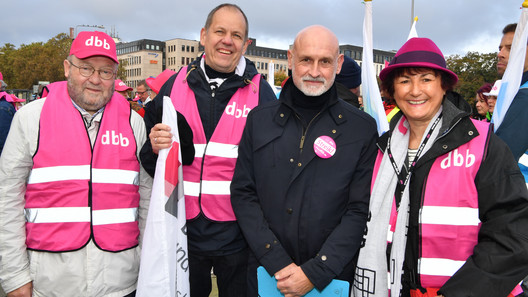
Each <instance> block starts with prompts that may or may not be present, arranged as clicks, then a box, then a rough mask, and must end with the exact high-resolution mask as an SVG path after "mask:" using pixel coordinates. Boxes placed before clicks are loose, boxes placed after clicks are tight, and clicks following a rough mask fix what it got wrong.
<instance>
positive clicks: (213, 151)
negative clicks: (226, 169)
mask: <svg viewBox="0 0 528 297" xmlns="http://www.w3.org/2000/svg"><path fill="white" fill-rule="evenodd" d="M207 155H210V156H216V157H222V158H232V159H236V158H238V145H236V144H225V143H218V142H209V143H208V144H207Z"/></svg>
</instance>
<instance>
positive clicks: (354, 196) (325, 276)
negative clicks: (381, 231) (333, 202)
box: [301, 125, 378, 290]
mask: <svg viewBox="0 0 528 297" xmlns="http://www.w3.org/2000/svg"><path fill="white" fill-rule="evenodd" d="M365 133H370V134H368V135H370V137H369V138H367V139H366V141H365V142H364V144H363V148H362V150H361V157H360V159H359V163H358V165H357V167H356V170H355V172H354V176H353V178H352V181H351V183H350V188H349V193H348V204H347V211H346V213H345V215H344V216H343V217H342V219H341V222H340V223H339V225H337V227H336V228H335V229H334V230H333V231H332V233H331V234H330V236H329V237H328V238H327V239H326V241H325V242H324V244H323V246H322V247H321V249H320V251H319V253H318V254H317V256H316V257H314V258H312V259H310V260H309V261H307V262H306V263H304V264H303V265H301V268H302V270H303V271H304V273H305V274H306V276H307V277H308V279H310V281H311V282H312V283H313V284H314V286H315V287H316V288H317V289H319V290H322V289H324V288H325V287H326V286H327V285H328V284H329V283H330V282H331V281H332V279H333V278H335V277H336V276H338V275H339V274H340V273H341V272H342V271H343V268H344V267H345V266H346V265H347V264H348V263H349V262H350V261H351V260H352V259H353V257H354V256H355V254H356V252H357V251H358V250H359V247H360V244H361V241H362V238H363V233H364V231H365V226H366V224H367V217H368V210H369V201H370V184H371V180H372V171H373V168H374V162H375V161H376V154H377V149H376V140H377V135H378V134H377V131H376V128H375V125H374V126H373V128H372V129H370V130H368V132H365Z"/></svg>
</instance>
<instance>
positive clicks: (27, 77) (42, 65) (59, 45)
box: [0, 33, 72, 89]
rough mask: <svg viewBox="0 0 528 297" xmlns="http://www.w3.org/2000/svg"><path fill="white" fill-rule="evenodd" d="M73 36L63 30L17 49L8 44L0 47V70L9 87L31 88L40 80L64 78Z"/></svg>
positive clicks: (52, 80)
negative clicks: (45, 39) (47, 38)
mask: <svg viewBox="0 0 528 297" xmlns="http://www.w3.org/2000/svg"><path fill="white" fill-rule="evenodd" d="M71 43H72V40H71V39H70V38H69V37H68V35H67V34H65V33H61V34H58V35H57V36H55V37H53V38H51V39H50V40H48V41H47V42H46V43H42V42H34V43H31V44H28V45H25V44H22V45H21V46H20V48H19V49H16V48H15V47H14V46H13V45H12V44H9V43H7V44H5V45H4V46H3V47H2V48H0V51H1V52H3V53H4V54H2V55H0V65H1V66H0V67H1V68H0V71H1V72H2V74H3V76H4V79H5V82H6V83H7V84H8V86H9V88H10V89H31V88H32V86H33V85H34V84H37V82H38V81H50V82H55V81H60V80H64V79H65V77H64V67H63V61H64V59H66V57H67V56H68V54H69V50H70V46H71Z"/></svg>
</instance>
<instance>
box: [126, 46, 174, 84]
mask: <svg viewBox="0 0 528 297" xmlns="http://www.w3.org/2000/svg"><path fill="white" fill-rule="evenodd" d="M116 49H117V59H118V60H119V61H120V63H123V64H124V65H125V70H126V72H125V73H126V80H124V82H125V84H126V85H127V86H130V87H132V88H136V86H137V84H138V82H139V81H141V80H143V79H146V78H148V77H151V76H153V77H155V76H157V75H158V74H160V73H161V72H162V71H163V70H165V42H163V41H158V40H151V39H141V40H136V41H132V42H121V43H118V44H117V45H116Z"/></svg>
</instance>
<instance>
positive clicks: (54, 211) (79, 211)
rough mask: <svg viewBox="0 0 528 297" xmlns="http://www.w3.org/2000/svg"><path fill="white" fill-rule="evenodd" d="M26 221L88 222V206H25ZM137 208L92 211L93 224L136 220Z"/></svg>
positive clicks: (38, 222) (39, 222) (40, 222)
mask: <svg viewBox="0 0 528 297" xmlns="http://www.w3.org/2000/svg"><path fill="white" fill-rule="evenodd" d="M24 211H25V213H26V221H27V222H29V223H37V224H42V223H78V222H90V208H89V207H49V208H26V209H25V210H24ZM137 218H138V209H137V207H133V208H117V209H103V210H94V211H93V225H94V226H95V225H106V224H118V223H129V222H134V221H137Z"/></svg>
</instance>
